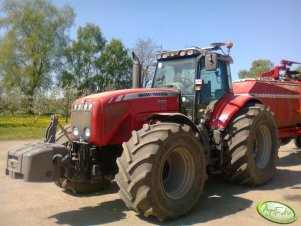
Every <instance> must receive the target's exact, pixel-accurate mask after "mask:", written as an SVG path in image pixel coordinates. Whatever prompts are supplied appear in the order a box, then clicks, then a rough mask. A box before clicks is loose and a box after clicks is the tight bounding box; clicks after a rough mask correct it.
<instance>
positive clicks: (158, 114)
mask: <svg viewBox="0 0 301 226" xmlns="http://www.w3.org/2000/svg"><path fill="white" fill-rule="evenodd" d="M223 45H226V46H227V47H228V48H229V51H230V48H231V47H232V43H230V42H229V43H215V44H212V46H211V47H209V48H196V47H193V48H188V49H182V50H177V51H163V52H161V53H159V54H158V55H157V59H158V62H157V67H156V73H155V76H154V79H153V84H152V88H139V87H140V78H141V76H140V73H139V72H140V67H141V66H140V63H139V59H138V58H137V57H134V75H133V83H134V84H133V87H134V88H133V89H129V90H118V91H110V92H104V93H99V94H95V95H91V96H87V97H83V98H80V99H78V100H76V101H75V103H74V104H73V106H72V113H71V122H72V123H71V130H70V131H69V132H68V131H66V130H64V129H63V128H62V131H63V133H64V134H65V136H66V139H65V140H64V141H62V140H61V138H62V134H63V133H62V134H59V139H60V141H57V142H56V143H63V144H64V145H59V144H53V142H55V141H56V140H57V137H55V130H56V126H57V123H58V122H57V118H56V117H54V118H53V120H52V123H51V125H50V127H49V128H48V130H47V139H46V140H47V141H48V142H50V143H41V144H33V145H27V146H25V147H21V148H17V149H14V150H11V151H10V152H9V154H8V162H7V170H6V173H7V174H10V175H11V176H13V177H18V176H20V177H23V178H24V179H25V180H26V181H34V180H35V181H37V180H40V181H41V180H54V181H55V183H56V184H57V185H58V186H60V187H62V188H64V189H67V190H72V191H73V192H79V193H80V192H90V191H95V190H98V189H101V188H104V187H106V186H107V185H108V184H109V183H110V181H111V180H113V179H114V177H115V175H116V177H115V178H116V181H117V183H118V185H119V188H120V191H119V193H120V196H121V198H122V200H123V201H124V202H125V204H126V205H127V206H128V207H129V208H131V209H133V210H135V211H136V212H138V213H141V214H143V215H144V216H151V215H152V216H155V217H156V218H157V219H159V220H164V219H166V218H175V217H178V216H181V215H183V214H185V213H187V212H188V211H189V210H190V209H191V208H192V207H193V206H194V205H195V204H196V202H197V201H198V199H199V197H200V195H201V193H202V191H203V189H204V185H205V181H206V180H207V177H208V176H207V174H210V173H212V172H215V173H216V172H220V173H221V174H222V175H223V176H224V177H225V178H227V179H228V180H229V181H232V182H235V183H239V184H249V185H261V184H264V183H266V182H267V181H269V180H270V179H271V178H272V176H273V174H274V172H275V169H276V161H277V158H278V148H279V144H280V143H279V141H281V140H282V141H287V140H288V139H290V138H295V137H298V136H299V135H300V134H301V130H300V125H301V117H300V82H299V81H298V80H291V79H288V78H284V79H282V78H280V77H279V78H278V77H277V78H276V77H271V76H270V77H269V76H262V77H260V78H259V79H256V80H245V81H240V82H236V83H233V85H232V81H231V74H230V64H231V63H232V58H231V57H230V56H229V54H224V53H223V54H222V53H219V50H221V51H222V49H221V47H222V46H223ZM284 109H285V111H284ZM56 136H58V134H57V135H56ZM52 163H53V164H52Z"/></svg>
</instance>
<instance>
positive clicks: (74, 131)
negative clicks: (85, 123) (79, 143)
mask: <svg viewBox="0 0 301 226" xmlns="http://www.w3.org/2000/svg"><path fill="white" fill-rule="evenodd" d="M73 135H74V136H76V137H77V136H78V135H79V132H78V129H77V128H76V127H74V128H73Z"/></svg>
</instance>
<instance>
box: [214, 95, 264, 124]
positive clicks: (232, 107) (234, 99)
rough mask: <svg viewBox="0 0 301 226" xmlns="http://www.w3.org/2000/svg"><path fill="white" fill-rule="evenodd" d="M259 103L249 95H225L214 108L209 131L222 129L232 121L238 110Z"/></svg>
mask: <svg viewBox="0 0 301 226" xmlns="http://www.w3.org/2000/svg"><path fill="white" fill-rule="evenodd" d="M250 102H254V103H261V101H260V100H259V99H257V98H255V97H253V96H249V95H233V94H226V95H225V96H224V97H223V98H222V99H221V100H220V101H218V102H217V103H216V105H215V107H214V111H213V114H212V117H211V120H210V128H211V129H224V128H226V127H227V125H228V123H229V122H230V120H231V119H232V117H233V115H234V114H235V113H236V112H237V111H238V110H240V109H241V108H242V107H243V106H244V105H245V104H247V103H250Z"/></svg>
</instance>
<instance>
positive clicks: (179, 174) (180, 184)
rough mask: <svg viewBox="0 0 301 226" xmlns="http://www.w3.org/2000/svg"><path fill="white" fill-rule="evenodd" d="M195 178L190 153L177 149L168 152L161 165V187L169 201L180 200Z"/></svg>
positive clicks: (186, 150)
mask: <svg viewBox="0 0 301 226" xmlns="http://www.w3.org/2000/svg"><path fill="white" fill-rule="evenodd" d="M194 177H195V164H194V161H193V157H192V155H191V154H190V151H189V150H188V149H186V148H184V147H177V148H174V149H172V150H171V151H169V152H168V153H167V154H166V155H165V158H164V161H163V163H162V165H161V177H160V178H161V187H162V189H163V192H164V193H165V194H166V195H167V196H168V197H169V198H171V199H176V200H177V199H181V198H182V197H184V196H185V195H186V194H187V193H188V192H189V190H190V188H191V186H192V184H193V181H194Z"/></svg>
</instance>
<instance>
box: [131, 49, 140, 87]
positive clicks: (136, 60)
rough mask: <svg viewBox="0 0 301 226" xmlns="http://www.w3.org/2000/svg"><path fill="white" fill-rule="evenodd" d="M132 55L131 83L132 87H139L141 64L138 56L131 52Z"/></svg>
mask: <svg viewBox="0 0 301 226" xmlns="http://www.w3.org/2000/svg"><path fill="white" fill-rule="evenodd" d="M132 56H133V63H134V64H133V83H132V88H133V89H135V88H140V87H141V68H142V65H141V63H140V60H139V58H138V56H137V55H136V54H135V53H134V52H132Z"/></svg>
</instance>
